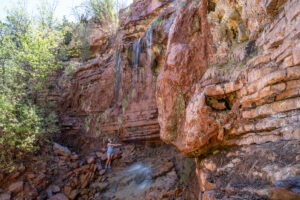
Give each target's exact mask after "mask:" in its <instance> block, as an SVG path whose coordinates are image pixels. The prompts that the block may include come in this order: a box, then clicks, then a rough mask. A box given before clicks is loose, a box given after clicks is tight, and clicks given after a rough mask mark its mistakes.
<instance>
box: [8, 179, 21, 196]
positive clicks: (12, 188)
mask: <svg viewBox="0 0 300 200" xmlns="http://www.w3.org/2000/svg"><path fill="white" fill-rule="evenodd" d="M23 186H24V182H23V181H18V182H15V183H12V184H11V185H10V186H9V187H8V190H9V191H10V192H12V193H14V194H17V193H20V192H22V191H23Z"/></svg>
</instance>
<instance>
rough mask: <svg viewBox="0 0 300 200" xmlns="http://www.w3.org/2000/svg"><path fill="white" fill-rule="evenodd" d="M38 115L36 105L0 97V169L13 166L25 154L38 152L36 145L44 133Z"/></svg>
mask: <svg viewBox="0 0 300 200" xmlns="http://www.w3.org/2000/svg"><path fill="white" fill-rule="evenodd" d="M37 113H38V109H37V107H36V106H34V105H30V104H26V103H20V102H12V101H11V100H10V99H8V98H7V97H6V96H4V95H0V135H1V137H0V149H1V153H0V161H1V162H0V168H2V167H6V166H8V165H10V164H12V162H13V159H14V158H19V157H21V156H22V155H23V154H24V153H29V152H33V151H35V150H37V146H36V145H35V144H36V141H37V139H38V138H39V137H40V134H41V133H42V123H41V120H40V117H39V116H38V114H37ZM4 150H5V151H4Z"/></svg>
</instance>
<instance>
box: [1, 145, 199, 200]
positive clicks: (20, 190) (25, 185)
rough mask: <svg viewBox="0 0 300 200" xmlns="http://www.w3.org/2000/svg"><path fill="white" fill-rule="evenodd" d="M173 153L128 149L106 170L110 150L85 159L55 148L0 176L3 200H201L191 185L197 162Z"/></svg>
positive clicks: (161, 148) (167, 148) (161, 149)
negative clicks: (107, 152) (105, 165)
mask: <svg viewBox="0 0 300 200" xmlns="http://www.w3.org/2000/svg"><path fill="white" fill-rule="evenodd" d="M171 152H173V153H171ZM174 152H175V148H173V147H171V146H168V145H165V144H162V143H159V142H154V143H150V142H147V143H132V144H125V145H123V146H122V147H121V148H118V149H116V155H115V157H114V161H113V164H112V165H113V168H112V169H111V170H107V171H106V170H104V169H103V165H104V163H105V160H106V154H105V148H99V149H98V151H91V152H89V153H88V152H87V153H84V154H81V153H80V152H76V153H75V152H72V151H70V150H69V148H67V147H64V146H61V145H59V144H57V143H54V145H53V146H52V145H47V146H45V147H44V148H43V151H42V154H41V155H39V156H35V157H31V158H29V159H28V160H27V161H24V162H23V163H22V164H20V165H19V167H18V168H17V169H15V171H14V172H12V173H9V172H8V171H5V170H3V171H1V173H0V176H1V179H0V183H1V187H0V199H1V200H10V199H16V200H18V199H20V200H21V199H51V200H64V199H197V184H195V183H194V184H193V183H189V186H188V185H187V183H188V180H189V179H191V177H193V176H194V175H193V174H194V172H195V165H194V160H193V159H188V158H185V157H183V156H182V155H180V153H174ZM193 190H194V191H193Z"/></svg>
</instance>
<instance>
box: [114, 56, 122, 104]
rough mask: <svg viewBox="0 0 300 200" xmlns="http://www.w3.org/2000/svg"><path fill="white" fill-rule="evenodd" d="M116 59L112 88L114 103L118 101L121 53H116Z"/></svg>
mask: <svg viewBox="0 0 300 200" xmlns="http://www.w3.org/2000/svg"><path fill="white" fill-rule="evenodd" d="M116 59H117V60H116V79H115V88H114V102H117V101H118V98H119V90H120V83H121V63H122V53H121V52H120V51H118V52H117V56H116Z"/></svg>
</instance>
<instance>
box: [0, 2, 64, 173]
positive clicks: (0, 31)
mask: <svg viewBox="0 0 300 200" xmlns="http://www.w3.org/2000/svg"><path fill="white" fill-rule="evenodd" d="M44 3H45V2H44ZM49 9H50V8H49V7H48V6H44V7H43V6H42V7H41V8H40V10H39V16H38V17H37V18H36V20H32V19H31V17H30V16H29V14H28V13H26V8H25V5H21V4H20V5H19V6H18V7H16V8H15V9H13V10H11V11H9V15H8V17H7V20H6V21H5V22H1V21H0V152H1V153H0V168H2V167H7V166H11V165H12V164H13V163H14V161H15V160H16V159H19V158H22V156H23V155H24V154H26V153H30V152H34V151H36V150H38V146H37V142H38V141H39V140H41V139H43V138H45V137H47V136H48V135H49V134H52V133H55V132H57V131H58V127H57V122H58V121H57V119H58V118H57V116H56V114H55V113H53V112H49V108H47V107H46V106H41V105H37V104H36V103H35V102H37V100H38V99H37V96H38V93H39V90H41V89H43V87H44V81H45V80H46V79H47V76H48V74H49V73H51V72H52V71H53V70H55V69H57V68H58V67H61V65H62V63H61V61H60V60H61V58H62V57H63V56H65V57H66V56H67V55H66V54H67V53H66V52H63V51H62V49H66V47H65V45H64V44H65V40H64V39H65V35H66V33H67V31H70V28H69V26H63V25H58V24H57V21H55V20H54V18H53V9H52V8H51V9H50V10H49Z"/></svg>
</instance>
